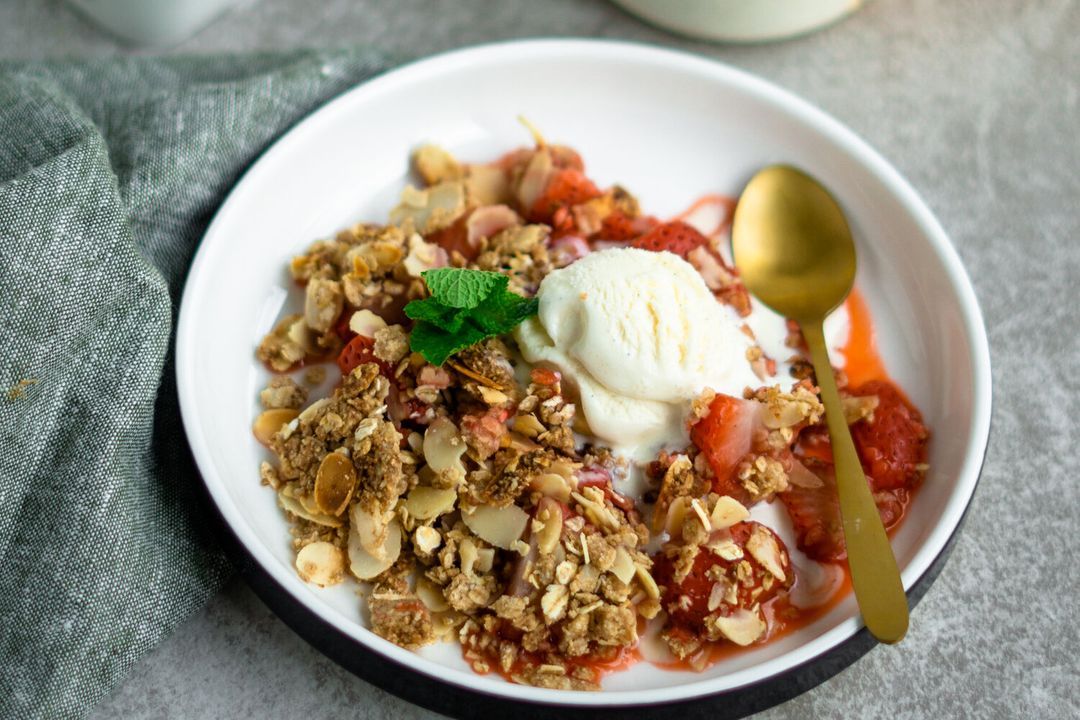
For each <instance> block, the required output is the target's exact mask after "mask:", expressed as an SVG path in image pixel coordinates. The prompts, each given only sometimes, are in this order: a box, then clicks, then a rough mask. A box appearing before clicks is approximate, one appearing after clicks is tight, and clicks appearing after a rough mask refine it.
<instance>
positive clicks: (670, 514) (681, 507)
mask: <svg viewBox="0 0 1080 720" xmlns="http://www.w3.org/2000/svg"><path fill="white" fill-rule="evenodd" d="M689 511H690V500H689V498H686V497H677V498H675V499H674V500H672V501H671V506H670V507H669V508H668V511H667V517H666V518H665V520H664V529H665V530H667V533H668V535H670V536H671V537H673V538H679V537H681V536H682V527H683V522H684V521H685V520H686V513H687V512H689Z"/></svg>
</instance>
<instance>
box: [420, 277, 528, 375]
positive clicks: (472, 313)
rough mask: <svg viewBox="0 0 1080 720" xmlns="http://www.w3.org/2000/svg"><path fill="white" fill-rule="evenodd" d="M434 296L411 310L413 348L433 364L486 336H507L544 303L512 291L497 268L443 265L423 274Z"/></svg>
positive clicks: (444, 359) (438, 363) (439, 362)
mask: <svg viewBox="0 0 1080 720" xmlns="http://www.w3.org/2000/svg"><path fill="white" fill-rule="evenodd" d="M423 278H424V282H426V283H427V286H428V290H429V291H431V297H429V298H425V299H423V300H413V301H412V302H410V303H409V304H408V305H406V306H405V315H407V316H408V317H409V318H411V319H412V320H413V321H414V322H415V324H414V325H413V330H412V333H411V334H410V336H409V347H410V348H412V350H413V352H418V353H420V354H421V355H423V356H424V359H426V360H427V361H428V362H429V363H431V364H433V365H442V364H443V363H444V362H446V360H447V359H448V358H449V357H450V356H451V355H453V354H454V353H456V352H460V351H461V350H464V349H465V348H467V347H469V346H471V345H475V344H476V343H478V342H480V341H481V340H483V339H485V338H489V337H493V336H495V335H502V334H504V333H508V332H510V331H511V330H513V329H514V328H515V327H516V326H517V325H518V324H519V323H521V322H522V321H523V320H525V319H526V318H529V317H531V316H533V315H535V314H536V313H537V311H538V310H539V307H540V302H539V301H538V300H537V299H536V298H524V297H521V296H520V295H517V294H515V293H513V292H511V291H510V290H509V282H510V279H509V278H508V277H507V276H506V275H503V274H502V273H497V272H487V271H483V270H464V269H461V268H439V269H437V270H428V271H426V272H424V273H423Z"/></svg>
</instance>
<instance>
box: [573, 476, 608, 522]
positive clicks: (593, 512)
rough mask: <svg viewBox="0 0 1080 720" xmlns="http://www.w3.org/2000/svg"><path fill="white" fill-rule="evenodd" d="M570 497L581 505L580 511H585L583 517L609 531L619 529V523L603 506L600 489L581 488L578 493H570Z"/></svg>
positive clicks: (602, 495) (602, 496) (602, 494)
mask: <svg viewBox="0 0 1080 720" xmlns="http://www.w3.org/2000/svg"><path fill="white" fill-rule="evenodd" d="M570 497H572V498H574V500H576V501H577V502H578V504H579V505H581V507H582V509H584V510H585V515H586V516H588V518H589V520H591V521H592V522H593V523H595V524H596V525H599V526H600V527H606V528H608V529H611V530H614V529H615V528H617V527H619V521H618V520H616V519H615V517H614V516H613V515H612V514H611V511H610V510H608V508H607V506H606V505H605V504H604V491H603V490H601V489H600V488H597V487H592V486H590V487H587V488H583V489H582V491H581V492H580V493H577V492H572V493H570Z"/></svg>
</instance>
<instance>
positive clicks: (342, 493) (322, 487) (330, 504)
mask: <svg viewBox="0 0 1080 720" xmlns="http://www.w3.org/2000/svg"><path fill="white" fill-rule="evenodd" d="M354 490H356V468H354V467H353V463H352V460H350V459H349V458H347V457H346V456H345V455H343V454H341V453H336V452H333V453H330V454H329V455H327V456H326V457H324V458H323V461H322V462H321V463H319V472H318V473H317V474H316V475H315V504H316V505H318V506H319V509H320V510H322V511H323V512H324V513H326V514H328V515H340V514H341V513H343V512H345V508H347V507H348V506H349V500H351V499H352V496H353V491H354Z"/></svg>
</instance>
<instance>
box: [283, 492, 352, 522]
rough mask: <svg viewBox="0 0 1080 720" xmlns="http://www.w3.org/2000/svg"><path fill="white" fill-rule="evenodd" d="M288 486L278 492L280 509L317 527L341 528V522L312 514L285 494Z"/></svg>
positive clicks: (316, 513)
mask: <svg viewBox="0 0 1080 720" xmlns="http://www.w3.org/2000/svg"><path fill="white" fill-rule="evenodd" d="M287 490H288V486H286V487H285V488H282V489H281V491H280V492H278V504H279V505H281V507H282V508H283V509H285V510H287V511H289V512H291V513H292V514H293V515H296V516H297V517H301V518H303V519H304V520H310V521H311V522H313V523H315V524H317V525H325V526H326V527H341V520H339V519H338V518H336V517H333V516H331V515H324V514H322V513H318V512H312V511H311V510H309V509H308V508H306V507H304V505H303V504H302V503H301V502H300V501H299V500H297V499H296V498H295V497H292V496H291V495H289V494H287V492H286V491H287Z"/></svg>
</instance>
